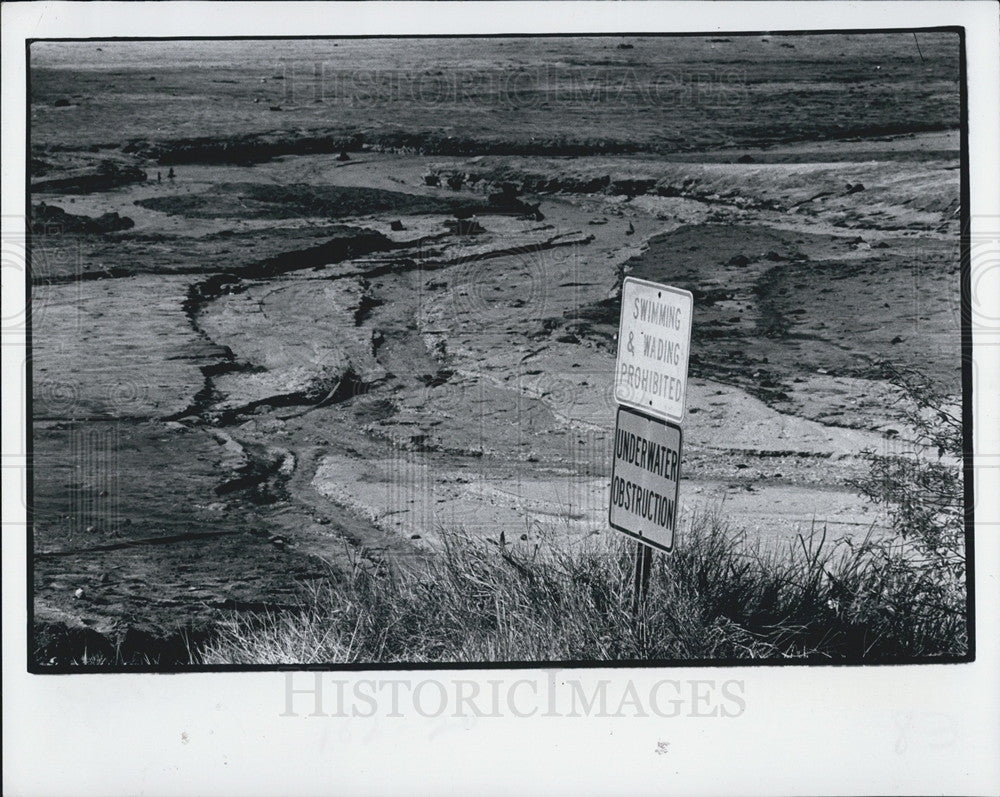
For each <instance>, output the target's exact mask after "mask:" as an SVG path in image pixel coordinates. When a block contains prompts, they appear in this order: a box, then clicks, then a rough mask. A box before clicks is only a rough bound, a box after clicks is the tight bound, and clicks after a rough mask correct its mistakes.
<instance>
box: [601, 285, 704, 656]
mask: <svg viewBox="0 0 1000 797" xmlns="http://www.w3.org/2000/svg"><path fill="white" fill-rule="evenodd" d="M693 308H694V297H693V296H692V295H691V293H690V292H689V291H685V290H682V289H680V288H673V287H670V286H668V285H659V284H657V283H655V282H648V281H647V280H640V279H636V278H634V277H626V278H625V281H624V283H623V285H622V311H621V322H620V324H619V328H618V358H617V361H616V363H615V400H616V401H617V402H618V405H619V406H618V415H617V418H616V422H615V437H614V455H613V459H612V469H611V499H610V502H609V507H608V522H609V523H610V525H611V527H612V528H614V529H617V530H618V531H621V532H623V533H624V534H628V535H629V536H632V537H635V538H636V539H637V541H638V546H637V549H636V557H635V577H634V583H633V600H632V615H633V618H635V621H636V623H637V626H638V630H639V632H640V634H641V633H642V626H641V625H640V624H639V617H640V611H641V608H642V605H643V603H644V601H645V597H646V593H647V592H648V590H649V576H650V571H651V567H652V558H653V553H654V550H661V551H664V552H666V553H670V551H672V550H673V544H674V531H675V529H676V526H677V516H678V513H679V506H678V498H679V490H680V464H681V441H682V432H681V427H680V424H681V422H682V421H683V420H684V407H685V403H686V399H687V371H688V359H689V355H690V349H691V315H692V311H693ZM643 644H644V643H643Z"/></svg>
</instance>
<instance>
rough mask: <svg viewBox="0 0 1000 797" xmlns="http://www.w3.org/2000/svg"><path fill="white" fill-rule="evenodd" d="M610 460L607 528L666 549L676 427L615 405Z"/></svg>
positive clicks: (674, 492) (674, 499)
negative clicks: (616, 413) (614, 422)
mask: <svg viewBox="0 0 1000 797" xmlns="http://www.w3.org/2000/svg"><path fill="white" fill-rule="evenodd" d="M612 463H613V464H612V466H611V503H610V508H609V509H608V522H609V523H610V524H611V527H612V528H615V529H618V531H622V532H624V533H626V534H628V535H630V536H632V537H636V538H637V539H639V540H642V542H644V543H646V544H647V545H652V546H653V547H655V548H659V549H661V550H663V551H667V552H669V551H670V550H672V549H673V547H674V530H675V528H676V527H677V515H678V513H679V511H680V508H679V506H678V498H679V490H680V480H681V429H680V427H679V426H676V425H674V424H672V423H665V422H664V421H662V420H660V419H659V418H652V417H649V416H647V415H643V414H642V413H639V412H635V411H634V410H630V409H628V408H627V407H619V408H618V421H617V423H616V424H615V445H614V457H613V459H612Z"/></svg>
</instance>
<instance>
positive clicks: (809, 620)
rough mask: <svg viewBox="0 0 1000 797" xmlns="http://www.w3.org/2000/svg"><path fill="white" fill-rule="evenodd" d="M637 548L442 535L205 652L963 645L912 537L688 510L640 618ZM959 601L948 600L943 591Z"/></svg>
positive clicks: (614, 538) (821, 653)
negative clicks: (776, 529)
mask: <svg viewBox="0 0 1000 797" xmlns="http://www.w3.org/2000/svg"><path fill="white" fill-rule="evenodd" d="M634 555H635V545H634V543H631V542H630V541H628V540H627V539H626V538H624V537H621V536H619V535H610V534H609V535H600V536H591V537H588V538H585V540H583V541H573V542H571V541H569V540H567V539H566V538H560V537H558V536H557V535H555V534H545V535H543V537H542V539H541V540H540V542H538V543H536V544H522V543H518V544H517V545H508V544H504V545H498V544H496V543H495V542H494V541H490V540H482V539H478V538H470V537H466V536H463V535H462V534H460V533H459V532H455V531H452V532H445V533H443V550H442V552H441V555H440V556H439V557H436V558H435V559H434V561H432V562H431V563H430V564H429V565H428V566H427V567H426V568H425V569H422V570H420V571H419V572H406V571H401V570H398V569H392V568H390V567H389V566H388V564H387V563H381V564H380V565H377V566H372V565H371V564H370V563H369V562H367V560H366V559H365V558H364V557H363V556H359V557H358V559H357V561H356V562H355V563H354V566H353V568H352V570H351V572H350V573H349V574H348V575H347V576H337V575H335V574H331V576H330V578H329V579H327V580H325V581H323V582H321V583H320V584H314V585H313V586H312V587H311V590H312V593H311V601H310V608H309V609H308V610H307V611H304V612H301V613H291V614H290V613H286V614H263V615H261V614H257V615H254V614H239V615H233V616H232V617H231V618H229V619H228V620H227V621H225V622H224V623H223V624H222V625H221V627H220V628H219V630H218V634H217V635H216V636H215V637H214V638H213V639H212V640H210V641H209V642H207V643H206V644H205V646H204V647H203V648H202V649H201V650H200V651H199V652H198V657H199V658H200V660H201V661H202V662H203V663H208V664H250V663H253V664H260V663H267V664H300V663H302V664H306V663H378V662H407V663H426V662H467V663H472V662H520V661H551V662H555V661H615V660H647V661H677V660H698V659H750V660H755V659H775V658H783V659H784V658H787V659H804V660H823V661H891V660H898V659H900V658H914V657H921V658H923V657H927V658H934V657H940V656H960V655H963V654H964V653H965V651H966V645H967V639H966V636H965V632H966V631H965V615H964V605H962V604H961V603H960V602H959V603H955V602H954V601H952V600H951V598H950V596H948V595H944V594H942V593H941V591H940V589H938V588H937V586H936V584H935V583H932V582H933V579H928V578H927V573H926V571H921V570H920V569H916V570H914V569H913V568H911V567H908V566H907V565H906V562H907V561H908V560H909V559H910V558H912V551H911V550H909V549H907V548H906V547H905V544H904V543H898V544H897V543H893V542H890V541H886V540H884V539H877V538H875V537H874V536H873V535H872V534H871V533H869V535H868V536H867V537H866V538H865V539H863V540H861V541H859V542H856V541H852V540H850V539H846V540H841V541H838V542H837V543H831V542H830V541H829V540H828V539H827V536H826V531H825V529H813V530H812V531H811V532H810V533H809V534H808V535H800V536H799V537H798V538H797V539H795V540H794V541H793V542H792V544H790V545H787V546H786V547H785V548H774V547H764V546H762V545H761V544H760V543H751V542H749V541H748V539H747V537H746V535H745V534H742V533H738V532H734V531H733V530H732V529H731V528H730V527H729V525H728V524H727V523H726V521H725V520H724V519H723V518H722V517H721V516H720V515H719V513H718V512H714V513H706V514H702V515H699V516H696V517H694V518H693V519H692V520H691V522H690V523H689V524H688V526H687V528H686V529H685V531H684V534H683V538H682V539H680V540H679V545H678V546H677V549H676V551H675V553H674V554H673V555H672V556H657V557H655V559H654V563H653V568H652V572H651V576H650V587H649V593H648V595H647V599H646V601H645V604H644V606H643V609H642V611H641V613H640V616H638V617H635V616H633V614H632V611H631V606H632V574H633V567H634ZM949 601H950V602H949Z"/></svg>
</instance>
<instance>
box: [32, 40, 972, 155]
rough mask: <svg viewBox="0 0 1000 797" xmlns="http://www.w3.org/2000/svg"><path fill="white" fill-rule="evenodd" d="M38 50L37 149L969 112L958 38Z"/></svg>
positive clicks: (681, 129) (709, 133) (933, 126)
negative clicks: (334, 133) (304, 133)
mask: <svg viewBox="0 0 1000 797" xmlns="http://www.w3.org/2000/svg"><path fill="white" fill-rule="evenodd" d="M918 43H919V50H918ZM31 56H32V78H31V90H32V97H31V99H32V104H31V124H32V130H31V133H32V142H33V143H34V144H35V145H59V146H61V147H70V148H83V147H87V146H90V145H93V144H105V143H115V144H117V143H122V142H124V141H126V140H129V139H161V140H162V139H174V138H183V137H212V136H230V135H236V134H244V133H248V132H260V131H268V130H275V131H297V130H300V129H331V130H338V131H341V132H343V133H352V134H353V133H361V134H364V135H366V136H372V137H374V138H375V139H377V138H378V137H379V136H383V135H387V134H389V133H392V132H396V133H405V134H409V135H413V136H416V138H414V139H411V140H410V141H409V143H411V144H413V143H417V144H418V143H419V142H420V141H421V140H422V139H421V136H422V135H423V134H435V136H438V137H448V136H452V137H455V138H457V139H465V138H470V139H475V140H477V141H481V142H483V141H485V142H489V141H492V142H508V143H510V142H516V143H520V144H522V145H525V146H542V145H544V144H546V143H548V144H550V145H561V146H565V145H567V144H568V143H571V142H575V143H585V144H588V145H589V146H590V147H591V148H593V149H594V151H601V150H603V149H607V148H612V149H614V148H617V149H629V148H634V149H640V150H649V151H657V152H674V151H691V150H698V149H704V148H713V147H726V146H746V145H754V146H759V145H762V144H767V143H768V142H786V141H803V140H809V139H813V140H815V139H825V138H829V137H837V136H857V135H873V134H875V135H877V134H888V133H904V132H913V131H927V130H942V129H954V128H955V127H957V124H958V111H959V108H958V101H959V98H958V92H957V81H958V47H957V36H956V35H954V34H945V33H921V34H919V39H918V41H915V40H914V38H913V37H912V36H907V35H901V34H893V35H880V34H872V35H847V36H844V35H837V36H824V35H817V36H773V35H767V36H756V35H754V36H727V37H680V38H677V37H628V38H624V37H614V38H579V37H576V38H523V39H477V40H469V39H438V40H396V41H387V40H340V41H298V42H289V41H261V42H207V43H206V42H159V43H148V42H142V43H135V42H104V43H79V44H65V43H39V44H35V45H33V47H32V50H31ZM397 143H398V144H400V145H405V144H406V143H407V140H406V139H405V138H404V139H399V140H397Z"/></svg>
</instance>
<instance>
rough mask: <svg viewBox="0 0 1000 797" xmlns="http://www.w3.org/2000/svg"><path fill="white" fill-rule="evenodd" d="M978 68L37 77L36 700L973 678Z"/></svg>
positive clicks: (207, 56) (90, 49) (82, 54)
mask: <svg viewBox="0 0 1000 797" xmlns="http://www.w3.org/2000/svg"><path fill="white" fill-rule="evenodd" d="M960 45H961V40H960V37H959V34H958V32H957V31H919V32H917V31H913V32H893V33H878V32H864V33H849V34H848V33H818V34H795V35H778V34H764V35H746V34H741V35H734V36H726V37H711V36H665V37H664V36H608V37H605V36H586V37H583V36H581V37H548V36H540V37H529V38H524V37H503V38H493V37H486V38H463V37H458V38H451V37H449V38H412V39H399V38H378V39H365V38H362V39H342V40H338V39H308V40H302V39H298V40H295V39H290V40H281V39H263V40H249V41H233V40H224V39H223V40H208V41H184V40H172V41H156V40H152V41H126V42H122V41H114V40H110V41H94V42H72V41H60V42H46V41H38V42H35V43H33V44H32V45H31V48H30V58H31V61H30V67H31V71H30V74H29V78H30V81H31V94H30V102H31V104H30V114H31V141H30V145H31V150H30V152H31V162H30V166H29V170H30V200H29V201H30V221H31V248H32V253H33V256H34V257H33V261H32V266H33V268H32V275H31V280H32V283H31V288H32V290H31V293H32V311H33V315H32V322H33V324H32V361H31V366H32V368H31V372H32V383H31V388H32V394H31V395H32V407H31V410H32V416H31V420H32V427H31V428H32V443H33V453H34V457H33V465H34V469H33V496H34V501H33V505H32V531H33V543H34V544H33V550H32V556H33V596H34V606H33V609H34V615H33V617H34V624H33V632H34V639H33V649H32V665H33V666H34V667H35V668H39V669H43V668H44V667H46V666H49V665H51V666H55V667H65V666H80V667H87V666H91V665H112V666H121V667H123V668H127V667H129V666H131V665H147V666H157V665H164V666H178V665H184V664H220V665H226V664H303V663H310V664H312V663H319V664H323V663H338V664H339V663H357V664H375V663H384V662H404V663H435V662H465V663H476V662H501V663H502V662H547V661H548V662H561V661H579V662H600V661H616V660H638V661H653V662H655V661H687V660H697V659H709V660H715V659H723V660H734V659H747V660H756V659H789V658H792V659H803V660H808V661H830V662H842V661H855V662H860V661H892V660H913V659H926V660H934V659H939V658H942V657H943V658H947V659H961V658H963V657H966V656H967V655H968V654H969V653H970V650H971V649H970V639H969V633H968V628H967V619H968V613H967V598H968V595H967V589H966V584H967V581H968V557H967V555H966V530H967V527H966V519H967V515H966V511H965V510H966V498H967V493H966V491H965V489H964V480H963V471H962V465H963V452H964V448H963V446H964V444H965V442H966V440H965V438H964V436H963V426H962V410H963V371H962V363H963V360H962V326H961V320H962V314H961V274H960V271H961V255H960V246H959V244H960V230H961V224H962V204H961V181H962V171H961V169H960V156H961V147H962V137H961V122H962V117H961V101H960V100H961V97H960V94H961V92H960V83H959V68H960V57H961V47H960ZM629 278H635V279H636V280H637V282H636V283H634V284H635V285H636V286H641V285H648V284H654V283H655V284H657V285H665V286H669V287H672V288H677V289H680V291H681V293H674V294H669V295H668V296H672V297H673V298H666V299H664V298H662V294H663V292H662V291H659V290H655V291H650V290H648V289H647V290H645V291H643V290H639V289H638V287H637V288H636V289H635V290H634V291H632V293H634V296H633V295H628V296H627V295H625V294H626V291H625V290H624V287H623V283H624V281H625V280H626V279H629ZM657 297H661V298H657ZM623 369H624V370H623ZM619 404H621V405H623V406H624V407H625V408H626V409H625V410H624V415H623V417H622V418H621V419H619V420H618V422H617V424H616V409H617V406H618V405H619ZM635 407H641V408H642V410H641V411H636V410H635V409H632V408H635ZM643 412H648V413H650V414H656V413H658V412H664V413H667V415H666V416H665V417H667V418H670V421H669V422H671V423H672V424H673V425H674V426H675V428H676V429H677V430H679V431H678V432H677V433H676V434H675V435H673V436H671V435H670V434H667V433H666V429H667V428H669V427H667V426H666V425H664V424H653V425H650V426H649V427H648V429H647V428H645V427H643V428H642V429H639V430H638V431H634V426H635V423H634V422H633V425H632V426H630V425H628V422H627V421H626V420H625V419H626V418H638V419H641V418H643V417H646V416H645V415H643ZM660 430H663V431H660ZM681 435H683V445H681V444H680V438H681ZM681 449H683V452H682V451H681ZM618 463H621V467H620V468H618V469H617V471H616V473H617V472H618V471H620V472H622V473H624V475H616V476H614V478H613V474H612V470H613V469H612V465H613V464H618ZM629 468H631V470H629ZM671 489H673V492H671ZM609 504H610V505H611V510H612V513H613V514H614V515H617V516H618V518H617V520H615V519H614V518H612V521H613V522H614V525H615V526H618V527H620V530H622V531H625V532H628V534H629V535H631V536H632V537H633V538H636V537H638V538H642V539H641V540H640V541H639V542H633V541H632V540H631V539H629V536H627V535H622V534H619V533H616V531H615V529H612V528H609V525H608V524H609ZM633 527H634V528H633ZM657 532H659V533H660V536H661V537H663V538H664V539H667V542H666V543H665V545H666V547H668V548H672V550H670V552H669V554H668V553H667V552H666V551H662V550H661V549H660V548H654V549H653V550H652V551H651V553H650V554H649V555H648V559H649V561H644V562H642V563H640V568H647V569H648V571H649V572H648V573H642V572H640V573H639V578H638V581H637V580H636V578H634V577H633V576H635V567H636V565H635V564H634V562H633V560H634V559H635V558H636V557H637V548H636V546H637V545H638V546H641V547H642V548H646V547H647V543H646V542H645V538H648V537H650V536H651V535H652V536H653V538H654V540H655V539H657V538H656V534H657ZM674 537H676V545H674V544H673V543H672V540H673V538H674ZM643 558H644V559H645V558H646V555H644V556H643ZM644 579H645V580H646V582H647V583H643V580H644ZM632 593H635V594H632ZM633 603H635V604H637V605H636V606H633V605H632V604H633Z"/></svg>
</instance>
